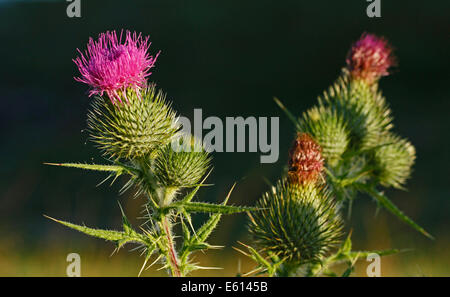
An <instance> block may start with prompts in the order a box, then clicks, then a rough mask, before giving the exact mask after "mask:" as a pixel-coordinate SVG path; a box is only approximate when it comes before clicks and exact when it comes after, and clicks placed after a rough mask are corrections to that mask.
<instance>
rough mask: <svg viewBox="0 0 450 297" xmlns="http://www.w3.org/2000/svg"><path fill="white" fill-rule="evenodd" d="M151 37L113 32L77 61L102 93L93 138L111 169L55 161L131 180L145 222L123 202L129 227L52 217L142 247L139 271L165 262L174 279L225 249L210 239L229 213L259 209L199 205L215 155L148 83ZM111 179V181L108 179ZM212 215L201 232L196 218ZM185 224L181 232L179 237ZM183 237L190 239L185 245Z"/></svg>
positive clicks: (90, 120) (91, 125) (92, 120)
mask: <svg viewBox="0 0 450 297" xmlns="http://www.w3.org/2000/svg"><path fill="white" fill-rule="evenodd" d="M149 47H150V42H149V38H148V37H145V38H144V37H143V36H142V35H141V34H137V33H131V32H129V31H126V32H123V31H122V32H121V34H120V36H118V34H117V33H116V32H115V31H113V32H106V33H102V34H100V35H99V38H98V40H93V39H92V38H91V39H90V40H89V43H88V46H87V50H86V51H85V52H84V53H83V52H81V51H80V50H79V54H80V56H79V57H78V58H76V59H75V60H74V62H75V64H76V65H77V67H78V69H79V71H80V74H81V76H80V77H77V78H75V80H77V81H79V82H82V83H85V84H87V85H89V86H90V91H89V96H94V99H93V101H92V104H91V108H90V110H89V111H88V115H87V125H88V131H89V135H90V136H89V138H90V139H91V140H92V142H93V143H95V145H96V146H97V147H98V148H99V150H100V151H101V152H102V154H103V156H104V158H105V159H106V160H107V162H108V164H102V165H100V164H87V163H47V164H49V165H57V166H64V167H74V168H80V169H85V170H94V171H104V172H106V173H109V176H108V178H113V182H114V181H115V180H116V178H118V177H119V176H121V175H123V176H126V177H127V178H128V180H127V182H126V183H125V184H124V186H123V187H122V189H121V191H120V193H123V192H125V191H126V190H128V189H130V188H133V189H134V190H135V191H136V192H135V196H138V197H139V198H141V199H142V200H143V215H140V218H141V220H142V224H141V226H140V227H139V228H134V227H133V226H132V225H131V224H130V222H129V221H128V219H127V217H126V215H125V212H124V210H123V209H122V207H121V206H120V204H119V207H120V210H121V213H122V221H123V230H121V231H115V230H102V229H96V228H89V227H86V226H81V225H75V224H72V223H69V222H66V221H62V220H57V219H53V218H50V217H48V218H50V219H52V220H54V221H56V222H58V223H61V224H63V225H65V226H67V227H69V228H72V229H75V230H78V231H80V232H83V233H85V234H87V235H90V236H93V237H97V238H102V239H105V240H107V241H112V242H114V243H115V244H116V250H119V249H120V248H122V247H123V246H124V245H125V244H128V243H132V244H135V245H136V249H138V250H139V251H140V252H141V254H142V255H143V256H144V258H145V259H144V264H143V265H142V268H141V270H140V271H139V274H141V273H142V271H143V270H144V269H147V268H148V267H149V266H151V265H147V263H149V260H150V259H151V258H154V260H153V263H160V264H161V265H162V268H164V269H166V270H167V271H168V273H169V274H170V275H172V276H185V275H187V274H188V273H190V272H192V271H194V270H196V269H203V268H207V267H202V266H200V265H198V263H195V262H193V260H192V253H194V252H196V251H205V250H208V249H213V248H220V246H214V245H211V244H209V243H208V242H207V239H208V237H209V235H210V234H211V233H212V231H213V230H214V229H215V228H216V227H217V225H218V223H219V221H220V219H221V216H222V215H223V214H233V213H239V212H245V211H251V210H253V208H250V207H240V206H230V205H226V204H227V202H228V199H229V197H230V193H231V190H230V193H229V194H228V196H226V198H225V200H224V201H223V203H221V204H211V203H205V202H196V201H194V197H195V195H196V193H197V191H198V190H199V189H200V188H201V187H202V186H207V184H205V180H206V177H207V176H208V171H209V172H210V170H211V157H210V155H209V153H208V152H207V151H206V149H205V148H204V147H203V145H202V143H201V141H200V140H198V139H195V137H193V136H191V135H183V134H181V132H180V130H181V127H180V125H179V124H178V123H177V115H176V113H175V111H174V110H173V109H172V107H171V106H170V104H169V102H168V101H167V99H166V96H165V94H164V93H163V92H162V91H161V90H158V89H157V87H156V85H155V84H154V83H149V82H148V81H147V79H148V77H149V76H150V74H151V72H150V70H151V68H153V67H154V65H155V62H156V59H157V57H158V56H159V52H158V53H157V54H156V55H154V56H152V55H150V54H149V52H148V50H149ZM108 178H107V179H108ZM194 213H209V214H210V216H209V218H208V219H207V220H206V221H205V222H204V223H203V224H202V225H201V226H200V227H199V228H197V229H195V228H194V226H193V224H192V214H194ZM177 224H178V225H181V231H182V234H181V235H177V234H175V232H174V226H175V225H177ZM179 238H182V239H181V240H180V239H179Z"/></svg>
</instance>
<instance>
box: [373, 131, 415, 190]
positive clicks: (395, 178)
mask: <svg viewBox="0 0 450 297" xmlns="http://www.w3.org/2000/svg"><path fill="white" fill-rule="evenodd" d="M415 158H416V150H415V148H414V146H413V145H412V144H411V143H410V142H409V141H408V140H406V139H403V138H400V137H399V136H397V135H394V134H391V133H390V134H388V135H387V136H386V137H385V138H384V139H383V140H382V142H381V144H380V146H379V147H377V148H376V149H375V150H374V159H373V161H374V167H375V171H374V172H375V176H376V178H377V179H378V180H379V182H380V183H381V184H382V185H383V186H385V187H390V186H392V187H394V188H400V189H401V188H402V186H403V185H404V184H405V182H406V180H407V179H408V178H409V177H410V175H411V167H412V166H413V164H414V161H415Z"/></svg>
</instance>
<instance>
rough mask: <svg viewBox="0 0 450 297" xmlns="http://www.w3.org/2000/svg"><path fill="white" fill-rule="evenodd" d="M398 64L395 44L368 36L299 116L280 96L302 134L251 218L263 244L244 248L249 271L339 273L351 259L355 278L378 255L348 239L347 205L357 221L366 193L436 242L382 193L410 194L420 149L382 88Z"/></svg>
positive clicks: (254, 233) (253, 231)
mask: <svg viewBox="0 0 450 297" xmlns="http://www.w3.org/2000/svg"><path fill="white" fill-rule="evenodd" d="M395 64H396V60H395V58H394V57H393V55H392V48H391V47H390V46H389V44H388V42H387V41H386V40H385V39H384V38H380V37H377V36H375V35H372V34H367V33H364V34H363V35H362V36H361V38H360V39H359V40H358V41H357V42H355V43H354V44H353V45H352V47H351V49H350V50H349V53H348V55H347V58H346V66H345V67H344V68H343V69H342V73H341V75H340V76H339V78H338V79H337V80H336V82H335V83H334V84H333V85H332V86H331V87H330V88H329V89H328V90H327V91H325V92H324V93H323V95H322V96H319V98H318V102H317V105H316V106H313V107H311V108H310V109H309V110H307V111H305V112H303V113H302V114H301V115H300V116H299V117H296V116H294V115H293V114H292V113H291V112H290V111H289V110H288V109H287V108H286V107H285V106H284V105H283V104H282V103H281V101H280V100H278V99H276V98H275V101H276V103H277V104H278V105H279V106H280V107H281V108H282V109H283V110H284V111H285V113H286V115H287V116H288V117H289V118H290V119H291V120H292V122H293V123H294V125H295V128H296V130H297V136H296V140H295V141H294V144H293V146H292V148H291V149H290V151H289V161H288V171H287V173H286V174H284V176H283V177H282V178H281V179H280V181H278V182H277V183H276V185H275V186H272V188H271V190H269V191H268V192H267V193H265V194H263V196H262V197H261V199H260V200H259V201H258V206H259V207H261V208H262V210H261V211H257V212H255V213H252V214H250V224H249V230H250V233H251V235H252V238H253V239H254V242H255V244H256V246H255V247H251V246H249V245H246V244H242V245H243V246H244V247H245V248H246V250H247V251H242V250H239V251H240V252H242V253H244V254H245V255H247V256H249V257H251V258H252V259H253V260H255V261H256V263H257V267H256V268H255V270H253V271H251V272H249V274H252V273H266V274H268V275H269V276H294V275H305V276H318V275H337V274H336V273H335V272H333V271H332V270H331V269H330V267H332V266H333V265H335V264H337V263H341V262H346V263H347V264H348V268H347V269H346V270H345V272H344V273H343V276H348V275H350V273H351V272H352V271H353V266H354V264H355V262H356V261H357V260H358V259H359V258H362V257H366V256H367V254H368V253H371V252H366V251H359V252H357V251H352V247H351V238H350V234H351V232H350V234H349V235H347V238H346V239H345V240H344V239H343V238H342V235H343V231H342V230H343V219H342V214H341V212H342V211H343V209H344V208H347V209H348V216H350V214H351V209H352V203H353V201H354V200H355V199H356V198H357V197H359V194H361V193H362V194H366V196H370V197H372V198H373V199H374V200H375V201H376V202H377V204H378V205H379V206H381V207H384V208H385V209H387V210H388V211H390V212H391V213H393V214H394V215H395V216H397V217H398V218H399V219H400V220H402V221H403V222H405V223H407V224H409V225H410V226H412V227H413V228H414V229H416V230H417V231H419V232H420V233H422V234H424V235H425V236H427V237H429V238H432V237H431V235H430V234H429V233H427V232H426V231H425V230H424V229H423V228H422V227H420V226H419V225H418V224H417V223H415V222H414V221H413V220H412V219H410V218H409V217H408V216H406V215H405V214H404V213H403V212H402V211H401V210H400V209H398V208H397V207H396V206H395V205H394V204H393V203H392V202H391V201H390V200H389V199H388V198H387V197H386V196H385V195H384V193H383V192H382V190H381V189H382V188H390V187H392V188H396V189H404V186H405V183H406V181H407V180H408V178H409V177H410V175H411V167H412V165H413V164H414V160H415V149H414V146H413V145H412V144H411V143H410V142H409V141H408V140H407V139H405V138H402V137H401V136H399V135H397V134H396V133H395V132H394V131H393V123H392V121H393V117H392V112H391V110H390V108H389V106H388V104H387V102H386V99H385V98H384V97H383V95H382V93H381V91H380V89H379V84H378V82H379V80H380V78H381V77H384V76H387V75H388V74H389V69H390V68H391V67H392V66H394V65H395ZM332 251H333V252H332ZM396 252H398V250H386V251H377V253H378V254H379V255H388V254H392V253H396ZM330 253H331V254H330Z"/></svg>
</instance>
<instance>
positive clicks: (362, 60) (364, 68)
mask: <svg viewBox="0 0 450 297" xmlns="http://www.w3.org/2000/svg"><path fill="white" fill-rule="evenodd" d="M346 62H347V68H348V70H349V71H350V74H351V75H352V77H353V78H354V79H362V80H364V81H366V82H368V83H369V84H371V83H373V82H375V81H376V80H378V79H379V78H380V77H382V76H386V75H388V74H389V72H388V69H389V67H391V66H393V65H394V64H395V58H394V56H393V55H392V48H391V47H390V46H389V44H388V42H387V40H385V39H384V38H382V37H377V36H375V35H373V34H367V33H363V34H362V35H361V38H360V39H359V40H358V41H356V42H355V43H354V44H353V46H352V48H351V49H350V51H349V53H348V55H347V60H346Z"/></svg>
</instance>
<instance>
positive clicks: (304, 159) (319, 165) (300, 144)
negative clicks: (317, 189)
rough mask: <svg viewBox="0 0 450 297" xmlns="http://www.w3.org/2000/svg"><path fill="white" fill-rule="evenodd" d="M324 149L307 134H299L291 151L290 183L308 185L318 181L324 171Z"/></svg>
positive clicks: (289, 163) (289, 162)
mask: <svg viewBox="0 0 450 297" xmlns="http://www.w3.org/2000/svg"><path fill="white" fill-rule="evenodd" d="M323 163H324V158H323V156H322V148H321V147H320V145H318V144H317V143H316V142H315V141H314V139H312V137H311V136H309V134H307V133H298V134H297V138H296V139H295V140H294V143H293V144H292V146H291V149H290V150H289V161H288V166H289V171H288V177H289V181H290V182H291V183H293V184H307V183H314V182H316V181H317V179H318V178H319V176H320V175H321V173H322V171H323Z"/></svg>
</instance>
